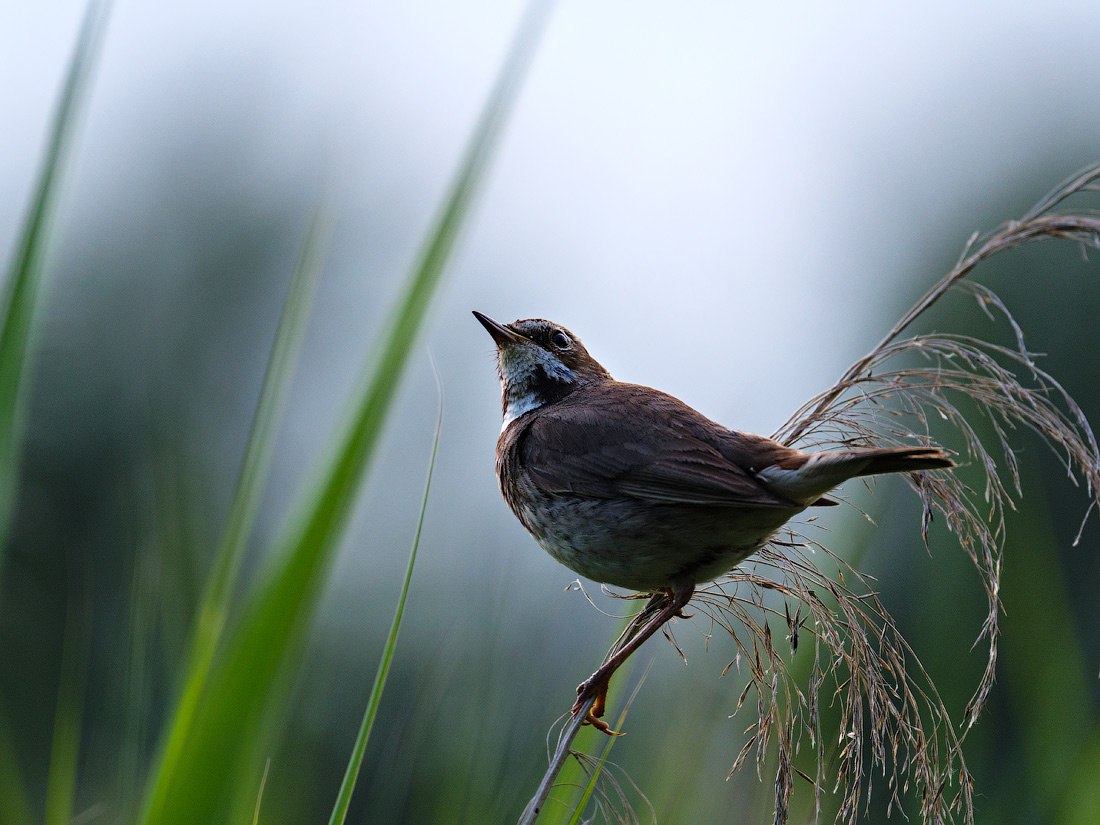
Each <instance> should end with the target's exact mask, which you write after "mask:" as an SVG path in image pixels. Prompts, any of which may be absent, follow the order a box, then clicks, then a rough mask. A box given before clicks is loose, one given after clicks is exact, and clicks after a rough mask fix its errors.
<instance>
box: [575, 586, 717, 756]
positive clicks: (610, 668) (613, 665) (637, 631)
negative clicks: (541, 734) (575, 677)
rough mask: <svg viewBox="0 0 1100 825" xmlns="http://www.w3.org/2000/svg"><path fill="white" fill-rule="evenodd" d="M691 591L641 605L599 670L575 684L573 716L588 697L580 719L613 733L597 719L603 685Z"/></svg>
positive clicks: (685, 589) (656, 597) (659, 595)
mask: <svg viewBox="0 0 1100 825" xmlns="http://www.w3.org/2000/svg"><path fill="white" fill-rule="evenodd" d="M694 593H695V586H694V585H691V584H689V585H687V586H680V587H673V588H669V589H668V590H662V591H660V592H658V593H655V594H654V596H653V598H652V599H650V602H649V604H647V605H646V606H645V607H644V608H642V611H641V612H640V613H639V614H638V617H637V618H636V619H635V620H634V621H633V622H632V623H631V626H630V628H629V629H628V631H627V632H626V633H624V634H623V636H622V637H621V638H623V639H625V640H626V641H625V642H623V644H622V645H621V646H618V645H617V646H616V648H615V649H614V652H613V653H612V654H611V655H610V656H609V657H608V659H607V661H606V662H604V663H603V664H602V665H601V666H600V669H599V670H597V671H596V672H595V673H593V674H592V675H591V676H589V677H588V678H587V679H585V680H584V681H583V682H581V683H580V684H579V685H578V686H577V701H576V702H574V703H573V715H574V716H576V715H577V714H578V713H580V712H581V708H583V707H584V705H585V703H586V702H587V701H588V700H589V699H592V700H593V701H592V706H591V707H590V708H589V709H588V712H587V713H586V714H585V717H584V721H585V722H586V723H587V724H589V725H592V726H594V727H596V728H598V729H599V730H602V731H603V732H604V733H607V734H611V735H615V731H613V730H611V729H610V728H609V727H608V725H607V723H606V722H604V721H602V720H601V719H600V717H601V716H603V714H604V709H605V706H606V703H607V686H608V685H609V684H610V683H611V675H612V674H613V673H614V672H615V671H616V670H618V669H619V667H620V665H622V663H623V662H625V661H626V660H627V659H628V658H630V655H631V654H632V653H634V651H636V650H637V649H638V648H639V647H641V646H642V645H643V644H644V643H645V641H646V639H648V638H649V637H650V636H652V635H653V634H654V633H656V632H657V631H658V630H660V628H661V627H662V626H663V625H664V624H665V623H666V622H667V621H668V620H669V619H672V618H675V617H676V616H681V615H683V614H682V612H681V611H682V610H683V608H684V606H685V605H686V604H687V603H688V602H689V601H690V600H691V597H692V595H693V594H694ZM662 602H663V604H662ZM658 605H661V606H660V609H656V608H657V606H658ZM655 610H656V612H654V611H655Z"/></svg>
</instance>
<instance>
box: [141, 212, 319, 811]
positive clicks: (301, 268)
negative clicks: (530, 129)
mask: <svg viewBox="0 0 1100 825" xmlns="http://www.w3.org/2000/svg"><path fill="white" fill-rule="evenodd" d="M327 226H328V221H327V217H326V215H325V212H324V209H323V208H320V207H319V208H318V209H317V211H316V212H315V213H314V216H313V221H312V223H311V225H310V228H309V232H308V233H307V236H306V240H305V243H304V244H303V247H302V254H301V256H300V258H299V261H298V266H297V267H296V269H295V272H294V276H293V278H292V280H291V283H290V288H289V290H288V291H287V296H286V300H285V301H284V303H283V311H282V314H281V316H280V318H279V324H278V327H277V329H276V332H275V341H274V344H273V345H272V348H271V354H270V357H269V359H268V363H267V369H266V370H265V373H264V381H263V386H262V388H261V390H260V399H259V402H258V404H257V406H256V414H255V417H254V418H253V420H252V427H251V430H250V432H249V437H248V445H247V447H246V448H245V454H244V459H243V461H242V463H241V470H240V475H239V476H238V478H237V486H236V489H235V491H234V495H233V503H232V504H231V506H230V510H229V517H228V519H227V522H226V528H225V532H224V534H223V536H222V540H221V544H220V546H219V548H218V552H217V554H216V556H215V558H214V570H213V571H212V573H211V575H210V581H209V583H208V585H207V588H206V593H205V596H204V598H203V602H202V604H201V605H200V606H199V609H198V612H197V614H196V620H195V629H194V638H193V639H192V642H191V649H190V654H189V658H188V662H187V666H186V667H185V669H184V674H183V675H184V685H183V690H182V693H181V695H180V699H179V702H178V704H177V706H176V709H175V714H174V716H173V717H172V718H171V721H170V726H169V728H168V733H167V736H166V737H165V740H164V744H163V750H162V752H161V754H160V758H159V760H158V764H157V767H156V768H155V769H154V770H153V771H152V772H151V777H152V779H151V781H152V782H153V783H155V784H154V785H153V791H152V793H151V794H150V800H151V801H153V800H156V799H157V798H158V796H159V795H160V794H161V793H163V790H162V787H163V786H164V785H165V784H166V783H167V782H168V780H169V778H170V777H172V776H173V775H174V774H175V771H176V768H177V766H178V764H179V760H180V757H181V755H182V753H183V745H184V742H186V740H187V736H188V734H189V732H190V730H191V727H192V724H193V722H194V719H195V713H196V710H197V708H198V705H199V701H200V699H201V698H202V693H203V690H204V689H205V687H206V684H207V679H208V677H209V674H210V668H211V664H212V662H213V659H214V653H215V651H216V649H217V646H218V643H219V642H220V640H221V638H222V632H223V630H224V629H225V624H226V620H227V618H228V615H229V597H230V595H231V594H232V592H233V589H234V586H235V584H236V581H237V573H238V571H239V570H240V566H241V561H242V559H243V558H244V554H245V551H246V549H247V547H248V537H249V535H250V533H251V532H252V526H253V524H254V522H255V519H256V513H257V511H258V510H259V507H260V500H261V498H262V496H263V490H264V481H265V480H266V477H267V471H268V468H269V466H270V463H271V456H272V454H273V452H274V444H275V436H276V431H277V427H278V422H279V419H280V414H281V412H282V410H283V408H284V406H285V403H286V397H287V394H288V392H289V389H290V384H291V377H292V375H293V373H294V365H295V363H296V362H297V356H298V353H299V351H300V349H301V342H302V337H303V336H304V334H305V328H306V319H307V318H308V317H309V308H310V305H311V303H312V298H313V292H314V288H315V286H316V283H317V279H318V276H319V273H320V271H321V263H322V259H323V249H324V246H325V239H326V238H327V235H328V230H327Z"/></svg>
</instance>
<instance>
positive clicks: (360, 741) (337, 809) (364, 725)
mask: <svg viewBox="0 0 1100 825" xmlns="http://www.w3.org/2000/svg"><path fill="white" fill-rule="evenodd" d="M438 378H439V377H438V375H437V376H436V381H437V383H438ZM442 427H443V388H442V385H440V387H439V411H438V414H437V415H436V419H435V436H434V438H433V440H432V455H431V458H430V459H429V460H428V477H427V478H426V479H425V481H424V495H423V497H422V498H421V500H420V515H419V517H418V518H417V521H416V533H415V535H414V536H413V543H412V549H411V550H410V551H409V563H408V565H407V566H406V568H405V580H404V581H403V582H402V584H401V593H400V595H399V596H398V597H397V609H396V610H395V611H394V614H393V623H392V624H391V625H390V632H389V634H388V635H387V636H386V644H385V647H384V648H383V650H382V660H381V661H380V662H379V663H378V670H377V672H376V673H375V674H374V685H373V686H372V687H371V691H370V697H369V698H368V699H367V708H366V710H365V711H364V712H363V721H362V722H361V723H360V724H359V733H358V734H357V735H356V737H355V747H354V748H353V749H352V753H351V758H350V759H349V760H348V767H347V770H346V771H345V772H344V779H343V781H342V782H341V783H340V792H339V793H338V794H337V796H336V803H335V805H334V806H333V808H332V816H330V817H329V825H343V823H344V820H345V819H346V818H347V815H348V806H350V805H351V795H352V793H354V791H355V782H356V780H357V779H358V778H359V769H360V767H361V766H362V764H363V754H364V753H366V750H367V742H368V740H369V739H370V732H371V729H372V728H373V727H374V719H375V717H376V716H377V715H378V706H379V705H380V704H381V703H382V691H383V690H384V689H385V687H386V678H387V677H388V676H389V674H390V664H391V663H392V662H393V653H394V650H395V649H396V648H397V634H398V633H399V632H400V630H401V619H402V617H403V616H404V614H405V601H406V600H407V598H408V595H409V585H410V584H411V582H412V574H413V568H414V567H415V566H416V552H417V550H419V549H420V535H421V532H422V531H423V528H424V514H425V513H427V511H428V494H429V493H430V492H431V489H432V473H433V472H434V471H435V459H436V455H437V454H438V453H439V433H440V431H441V430H442Z"/></svg>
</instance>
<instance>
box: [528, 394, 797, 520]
mask: <svg viewBox="0 0 1100 825" xmlns="http://www.w3.org/2000/svg"><path fill="white" fill-rule="evenodd" d="M520 423H521V422H516V424H517V425H519V424H520ZM523 423H524V424H525V429H524V431H523V432H522V434H520V435H519V439H520V440H519V443H518V444H517V448H518V457H519V459H520V462H521V463H522V465H523V466H524V468H525V470H526V471H527V473H528V475H529V477H530V478H531V480H532V481H533V482H534V484H535V485H536V486H538V487H539V488H540V489H541V490H542V491H543V492H546V493H552V494H568V493H573V494H576V495H583V496H589V497H592V498H622V497H626V498H634V499H640V500H643V501H652V502H654V503H675V504H700V505H715V506H723V507H784V508H788V507H799V505H797V504H794V503H793V502H791V501H790V500H788V499H785V498H783V497H781V496H779V495H777V494H776V493H774V492H772V491H770V490H768V489H767V488H766V487H765V486H764V485H763V484H762V483H761V482H759V481H758V480H757V479H756V475H755V472H754V471H753V470H754V469H755V468H757V467H762V466H766V465H769V464H772V463H774V462H775V461H776V460H778V459H779V458H781V457H784V456H787V455H788V454H796V453H797V451H794V450H788V449H787V448H785V447H782V446H781V445H779V444H776V443H775V442H773V441H771V440H770V439H765V438H761V437H759V436H749V437H746V436H742V435H741V434H739V433H735V432H733V431H731V430H727V429H725V428H724V427H721V426H720V425H717V424H715V423H714V422H711V421H710V420H709V419H707V418H705V417H704V416H703V415H701V414H700V413H698V412H696V411H695V410H693V409H692V408H691V407H688V406H687V405H686V404H684V403H683V402H681V401H679V400H677V399H676V398H674V397H672V396H670V395H666V394H664V393H661V392H658V391H656V390H652V389H649V388H648V387H636V386H634V385H629V384H617V385H615V388H614V391H613V392H607V388H606V387H602V388H601V387H597V388H591V389H580V390H577V391H576V392H574V393H573V394H572V395H570V396H569V397H568V398H566V399H563V400H562V401H559V402H558V403H556V404H554V405H553V407H552V408H550V409H546V410H544V411H543V412H542V413H541V414H539V415H535V416H531V420H530V422H529V423H528V422H523ZM643 425H644V427H645V429H644V430H640V429H639V428H640V427H641V426H643ZM777 451H779V453H780V455H776V452H777Z"/></svg>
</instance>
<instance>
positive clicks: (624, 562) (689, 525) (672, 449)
mask: <svg viewBox="0 0 1100 825" xmlns="http://www.w3.org/2000/svg"><path fill="white" fill-rule="evenodd" d="M474 316H475V317H476V318H477V319H478V321H480V322H481V323H482V325H483V326H484V327H485V329H486V330H488V332H489V334H490V335H491V336H493V340H494V341H495V342H496V346H497V356H498V371H499V374H500V383H501V388H502V394H503V407H504V425H503V427H502V429H501V432H500V439H499V440H498V441H497V451H496V471H497V478H498V480H499V482H500V489H501V492H502V493H503V494H504V499H505V501H507V502H508V506H509V507H511V508H512V512H513V513H515V514H516V517H517V518H518V519H519V520H520V521H521V522H522V523H523V526H524V527H526V528H527V530H528V531H529V532H530V533H531V535H532V536H534V537H535V540H536V541H537V542H538V543H539V544H540V545H542V547H543V548H544V549H545V550H546V551H547V552H548V553H549V554H550V555H551V556H553V557H554V558H555V559H557V560H558V561H560V562H561V563H562V564H564V565H565V566H566V567H568V568H569V569H570V570H573V571H574V572H576V573H579V574H580V575H582V576H584V577H585V578H588V579H592V580H593V581H596V582H602V583H605V584H611V585H616V586H618V587H624V588H628V589H630V590H636V591H641V592H649V593H660V594H664V603H663V606H662V608H661V610H660V611H658V612H656V613H655V614H654V615H653V617H652V618H651V619H650V620H649V621H648V622H647V623H646V624H645V625H644V626H643V627H641V628H640V629H639V630H638V632H637V633H636V634H635V635H634V636H633V637H632V638H631V639H630V640H629V642H628V643H627V644H626V645H624V646H623V647H622V648H621V649H620V650H619V651H618V652H617V653H616V655H615V656H613V657H612V658H611V659H609V660H608V661H607V662H606V663H605V664H604V665H603V666H602V667H601V668H600V669H599V670H597V671H596V672H595V673H594V674H592V676H591V677H589V678H588V679H587V680H585V681H584V682H582V683H581V685H580V686H579V687H578V688H577V702H576V704H575V705H574V706H573V712H574V714H577V713H579V712H580V711H581V710H582V709H583V708H584V705H585V703H586V702H587V701H588V700H589V699H593V700H594V702H593V705H592V707H591V708H590V709H589V711H588V713H587V715H586V721H588V722H590V723H592V724H594V725H596V726H597V727H599V728H600V729H601V730H604V731H607V730H608V728H607V725H606V723H604V722H602V721H600V720H599V717H600V716H602V714H603V710H604V698H605V695H606V692H607V685H608V682H609V681H610V678H611V674H612V673H614V671H615V670H616V668H618V667H619V665H620V664H622V662H623V661H625V660H626V659H627V657H629V656H630V654H631V653H632V652H633V651H634V650H637V648H638V647H640V646H641V644H642V643H643V642H644V641H645V640H646V639H647V638H649V636H651V635H653V633H654V632H656V630H657V629H658V628H660V627H661V625H663V624H664V623H665V622H667V621H668V620H669V619H671V618H672V617H673V616H676V615H678V614H679V613H680V611H681V609H682V608H683V607H684V606H685V605H686V604H687V603H688V601H689V600H690V599H691V596H692V594H693V593H694V592H695V586H696V585H697V584H701V583H703V582H708V581H711V580H713V579H715V578H717V577H718V576H721V575H722V574H723V573H726V572H727V571H729V570H730V569H731V568H733V567H734V566H736V565H737V564H739V563H740V562H742V561H744V559H746V558H747V557H748V556H749V555H751V554H752V553H753V552H755V551H756V550H758V549H760V548H761V547H763V546H764V544H766V543H767V542H768V540H769V539H770V538H771V537H772V536H773V535H774V534H775V532H776V531H777V530H778V529H779V528H780V527H782V526H783V525H784V524H785V523H786V522H787V521H788V520H789V519H790V518H791V517H792V516H795V515H797V514H798V513H800V512H802V511H803V510H805V509H806V508H807V507H812V506H815V505H827V504H835V503H836V502H834V501H831V500H829V499H827V498H825V497H824V495H825V493H827V492H829V491H830V490H831V489H833V488H834V487H836V486H837V485H838V484H840V483H841V482H843V481H847V480H848V479H850V478H855V477H857V476H868V475H875V474H878V473H902V472H914V471H919V470H933V469H940V468H946V467H953V466H955V465H954V462H953V461H952V460H951V459H950V458H949V457H948V455H947V453H945V452H944V451H943V450H940V449H936V448H932V447H892V448H883V449H874V448H866V449H840V450H825V451H821V452H814V453H806V452H802V451H800V450H796V449H793V448H791V447H784V446H783V445H782V444H779V443H778V442H776V441H773V440H771V439H770V438H765V437H764V436H760V435H752V434H749V433H741V432H737V431H736V430H730V429H728V428H726V427H723V426H722V425H721V424H717V423H715V422H714V421H711V420H710V419H708V418H706V417H705V416H704V415H703V414H702V413H699V412H697V411H696V410H694V409H692V408H691V407H689V406H688V405H687V404H685V403H683V402H682V401H680V400H678V399H676V398H673V397H672V396H671V395H668V394H666V393H663V392H661V391H659V390H655V389H651V388H650V387H643V386H639V385H637V384H626V383H623V382H621V381H616V380H615V379H613V378H612V377H611V374H610V373H609V372H608V371H607V370H606V369H604V368H603V367H602V366H601V365H600V364H599V363H598V362H597V361H596V360H595V359H594V358H593V357H592V356H591V355H589V354H588V351H587V350H586V349H585V348H584V345H583V344H582V343H581V342H580V339H578V338H577V337H576V336H575V335H573V333H571V332H570V331H569V330H567V329H565V328H564V327H562V326H559V325H558V324H555V323H552V322H550V321H544V320H541V319H528V320H524V321H515V322H514V323H511V324H500V323H497V322H496V321H494V320H492V319H491V318H488V317H487V316H485V315H482V314H481V313H480V312H474Z"/></svg>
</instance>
